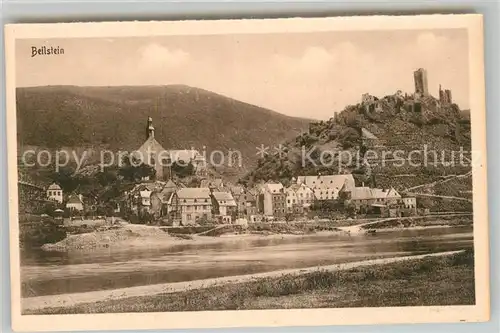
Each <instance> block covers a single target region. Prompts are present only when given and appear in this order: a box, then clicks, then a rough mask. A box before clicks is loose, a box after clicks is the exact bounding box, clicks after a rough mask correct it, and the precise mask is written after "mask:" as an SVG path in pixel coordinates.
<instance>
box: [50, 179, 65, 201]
mask: <svg viewBox="0 0 500 333" xmlns="http://www.w3.org/2000/svg"><path fill="white" fill-rule="evenodd" d="M47 198H48V199H49V200H53V201H56V202H58V203H62V202H63V191H62V189H61V187H60V186H59V185H58V184H56V183H52V184H51V185H50V186H49V187H48V188H47Z"/></svg>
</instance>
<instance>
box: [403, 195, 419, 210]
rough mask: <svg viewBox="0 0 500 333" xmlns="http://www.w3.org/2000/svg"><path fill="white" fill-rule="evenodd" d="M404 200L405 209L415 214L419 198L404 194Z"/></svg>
mask: <svg viewBox="0 0 500 333" xmlns="http://www.w3.org/2000/svg"><path fill="white" fill-rule="evenodd" d="M402 201H403V207H404V208H405V209H407V210H408V211H409V212H411V213H413V214H416V213H417V198H415V197H412V196H406V195H404V196H403V198H402Z"/></svg>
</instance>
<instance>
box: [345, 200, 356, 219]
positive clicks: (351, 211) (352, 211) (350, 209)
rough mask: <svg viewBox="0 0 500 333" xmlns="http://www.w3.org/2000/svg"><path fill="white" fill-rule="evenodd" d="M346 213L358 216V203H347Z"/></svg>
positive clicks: (350, 215)
mask: <svg viewBox="0 0 500 333" xmlns="http://www.w3.org/2000/svg"><path fill="white" fill-rule="evenodd" d="M346 213H347V215H348V216H349V217H356V205H355V204H354V203H353V202H351V203H349V204H348V205H347V207H346Z"/></svg>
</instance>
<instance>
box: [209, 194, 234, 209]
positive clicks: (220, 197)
mask: <svg viewBox="0 0 500 333" xmlns="http://www.w3.org/2000/svg"><path fill="white" fill-rule="evenodd" d="M212 195H213V196H214V198H215V200H217V202H218V203H219V204H220V203H221V201H224V205H226V206H236V202H235V201H234V198H233V196H232V195H231V193H229V192H213V193H212Z"/></svg>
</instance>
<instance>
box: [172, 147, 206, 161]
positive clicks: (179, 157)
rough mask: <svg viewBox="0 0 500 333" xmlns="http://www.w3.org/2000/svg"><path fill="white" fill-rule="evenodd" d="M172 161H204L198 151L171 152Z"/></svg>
mask: <svg viewBox="0 0 500 333" xmlns="http://www.w3.org/2000/svg"><path fill="white" fill-rule="evenodd" d="M168 152H169V154H170V159H171V161H173V162H177V161H183V162H190V161H191V160H195V159H196V160H204V158H203V156H202V155H201V154H200V153H199V152H198V151H197V150H191V149H189V150H188V149H183V150H169V151H168Z"/></svg>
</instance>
